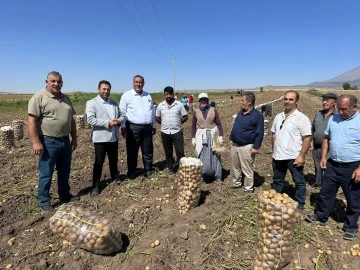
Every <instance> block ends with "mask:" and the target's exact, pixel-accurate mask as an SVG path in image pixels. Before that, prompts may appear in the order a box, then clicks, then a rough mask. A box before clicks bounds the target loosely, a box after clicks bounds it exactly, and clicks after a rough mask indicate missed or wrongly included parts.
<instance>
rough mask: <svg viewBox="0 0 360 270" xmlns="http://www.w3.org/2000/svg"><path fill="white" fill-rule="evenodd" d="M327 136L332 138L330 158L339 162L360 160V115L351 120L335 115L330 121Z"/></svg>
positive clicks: (326, 131) (355, 115)
mask: <svg viewBox="0 0 360 270" xmlns="http://www.w3.org/2000/svg"><path fill="white" fill-rule="evenodd" d="M325 135H327V136H329V137H330V158H331V159H332V160H334V161H337V162H354V161H359V160H360V113H358V112H356V113H355V114H354V115H353V116H352V117H351V118H349V119H345V120H344V119H342V118H341V117H340V114H335V115H334V116H332V117H331V118H330V119H329V122H328V126H327V128H326V129H325Z"/></svg>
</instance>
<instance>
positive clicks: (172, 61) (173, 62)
mask: <svg viewBox="0 0 360 270" xmlns="http://www.w3.org/2000/svg"><path fill="white" fill-rule="evenodd" d="M170 64H172V65H173V67H174V91H175V82H176V66H175V65H176V64H179V62H177V61H176V58H175V57H171V62H170Z"/></svg>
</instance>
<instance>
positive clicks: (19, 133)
mask: <svg viewBox="0 0 360 270" xmlns="http://www.w3.org/2000/svg"><path fill="white" fill-rule="evenodd" d="M11 127H12V128H13V130H14V138H15V140H21V139H22V138H24V121H22V120H15V121H13V122H12V123H11Z"/></svg>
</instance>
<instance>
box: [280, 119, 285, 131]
mask: <svg viewBox="0 0 360 270" xmlns="http://www.w3.org/2000/svg"><path fill="white" fill-rule="evenodd" d="M284 122H285V119H284V120H282V122H281V125H280V130H281V129H282V127H283V125H284Z"/></svg>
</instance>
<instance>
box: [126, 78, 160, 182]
mask: <svg viewBox="0 0 360 270" xmlns="http://www.w3.org/2000/svg"><path fill="white" fill-rule="evenodd" d="M144 84H145V80H144V77H143V76H141V75H135V76H134V78H133V89H131V90H129V91H126V92H125V93H124V94H123V95H122V96H121V99H120V111H121V114H122V115H124V116H125V119H126V122H125V123H124V124H122V125H121V135H122V136H123V137H124V138H126V151H127V165H128V172H127V177H128V178H133V177H134V175H135V173H136V168H137V158H138V152H139V148H140V147H141V152H142V160H143V163H144V169H145V176H146V177H147V178H150V177H151V175H152V173H153V153H154V148H153V135H154V134H155V133H156V122H155V110H154V103H153V100H152V98H151V96H150V94H149V93H148V92H146V91H144V90H143V87H144Z"/></svg>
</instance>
